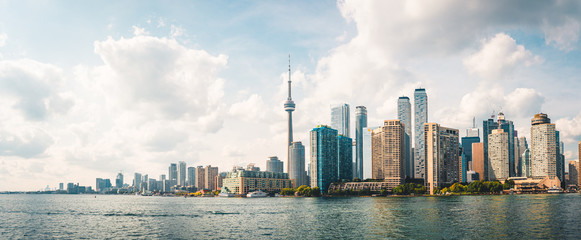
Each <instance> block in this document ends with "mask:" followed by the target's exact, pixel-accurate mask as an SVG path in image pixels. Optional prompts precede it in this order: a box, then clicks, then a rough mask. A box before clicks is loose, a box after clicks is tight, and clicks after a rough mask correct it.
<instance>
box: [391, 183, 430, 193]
mask: <svg viewBox="0 0 581 240" xmlns="http://www.w3.org/2000/svg"><path fill="white" fill-rule="evenodd" d="M392 191H393V193H394V194H397V195H410V194H412V193H413V194H424V193H426V187H425V186H424V185H421V184H417V183H406V184H402V185H399V186H397V187H395V188H393V190H392Z"/></svg>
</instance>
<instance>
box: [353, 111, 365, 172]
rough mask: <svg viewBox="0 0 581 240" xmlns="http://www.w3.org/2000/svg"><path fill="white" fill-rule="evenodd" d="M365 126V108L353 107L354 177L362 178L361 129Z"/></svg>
mask: <svg viewBox="0 0 581 240" xmlns="http://www.w3.org/2000/svg"><path fill="white" fill-rule="evenodd" d="M366 127H367V108H366V107H364V106H357V107H355V166H354V167H353V172H354V173H355V174H354V175H353V177H354V178H359V179H363V144H364V139H363V129H364V128H366Z"/></svg>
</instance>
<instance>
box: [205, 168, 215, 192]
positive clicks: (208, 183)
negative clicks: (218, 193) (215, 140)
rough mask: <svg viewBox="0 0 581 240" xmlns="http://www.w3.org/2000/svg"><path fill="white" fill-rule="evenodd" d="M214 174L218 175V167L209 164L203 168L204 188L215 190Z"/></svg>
mask: <svg viewBox="0 0 581 240" xmlns="http://www.w3.org/2000/svg"><path fill="white" fill-rule="evenodd" d="M216 176H218V167H212V166H211V165H208V166H206V168H204V185H205V188H206V189H209V190H212V191H214V190H216V189H217V187H216Z"/></svg>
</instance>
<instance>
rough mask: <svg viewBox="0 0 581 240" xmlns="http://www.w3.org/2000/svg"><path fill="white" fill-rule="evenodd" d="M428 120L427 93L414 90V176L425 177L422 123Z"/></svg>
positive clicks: (424, 148)
mask: <svg viewBox="0 0 581 240" xmlns="http://www.w3.org/2000/svg"><path fill="white" fill-rule="evenodd" d="M427 122H428V95H427V94H426V90H425V89H423V88H418V89H416V90H415V91H414V133H413V134H414V149H415V151H414V158H415V159H414V166H413V167H414V178H423V179H424V180H425V179H426V168H425V164H426V159H425V158H426V151H425V150H426V146H425V143H424V141H425V137H424V124H425V123H427Z"/></svg>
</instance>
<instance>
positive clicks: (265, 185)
mask: <svg viewBox="0 0 581 240" xmlns="http://www.w3.org/2000/svg"><path fill="white" fill-rule="evenodd" d="M292 187H293V183H292V180H290V179H289V177H288V173H280V172H262V171H246V170H244V169H234V170H233V171H232V172H229V173H227V174H226V177H224V179H222V188H227V189H228V190H229V191H230V192H231V193H234V194H247V193H249V192H253V191H257V190H261V191H263V192H269V193H280V191H281V190H282V189H283V188H292Z"/></svg>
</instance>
